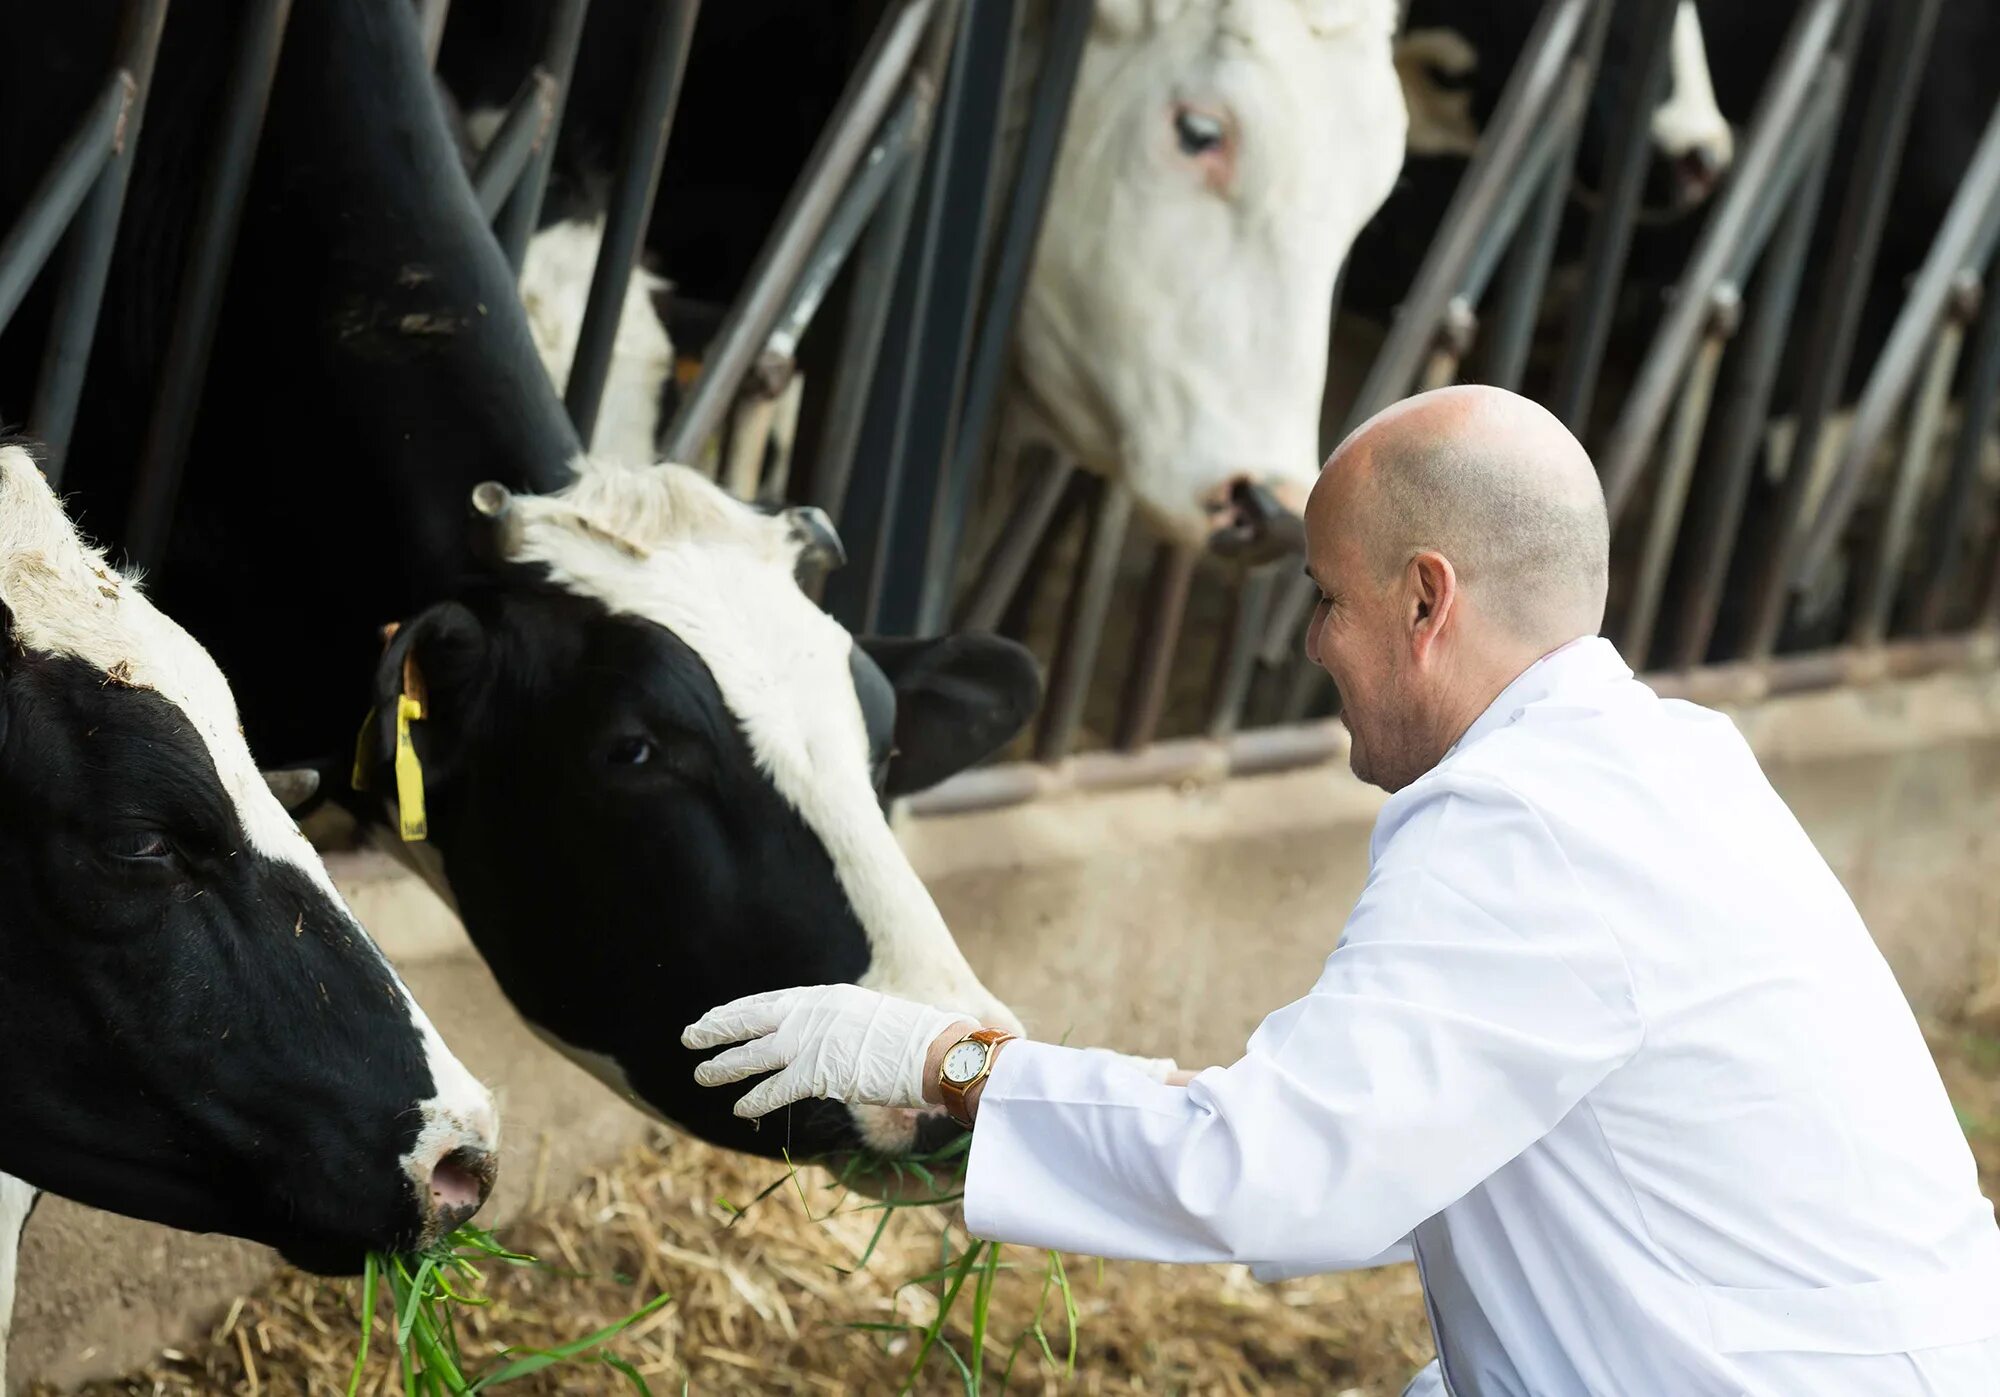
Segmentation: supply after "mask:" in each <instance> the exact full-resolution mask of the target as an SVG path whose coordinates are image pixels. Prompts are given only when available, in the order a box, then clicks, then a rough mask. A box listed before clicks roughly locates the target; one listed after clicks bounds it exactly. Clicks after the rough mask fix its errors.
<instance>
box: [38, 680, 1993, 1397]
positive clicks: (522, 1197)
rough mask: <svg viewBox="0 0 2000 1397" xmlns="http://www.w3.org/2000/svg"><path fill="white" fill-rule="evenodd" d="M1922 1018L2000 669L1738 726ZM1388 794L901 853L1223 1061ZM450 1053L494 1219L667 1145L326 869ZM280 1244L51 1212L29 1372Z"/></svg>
mask: <svg viewBox="0 0 2000 1397" xmlns="http://www.w3.org/2000/svg"><path fill="white" fill-rule="evenodd" d="M1734 712H1735V716H1736V717H1737V720H1738V722H1739V723H1740V724H1741V725H1742V727H1743V728H1744V730H1745V731H1746V733H1747V734H1748V735H1749V736H1750V738H1751V740H1752V742H1753V743H1754V744H1755V745H1756V747H1757V750H1758V751H1759V753H1760V755H1761V756H1762V757H1763V758H1764V760H1765V763H1766V767H1767V769H1768V770H1769V771H1770V773H1771V775H1772V778H1773V780H1774V782H1775V783H1776V784H1777V786H1778V789H1779V790H1780V791H1781V792H1782V793H1783V795H1784V796H1785V798H1786V799H1787V800H1788V801H1789V802H1790V803H1791V805H1792V807H1793V809H1794V810H1795V811H1797V813H1798V814H1799V816H1800V818H1801V819H1802V820H1803V821H1804V823H1805V825H1806V827H1807V829H1808V830H1809V831H1810V832H1811V833H1812V835H1813V837H1814V839H1815V840H1816V841H1817V842H1818V844H1819V847H1820V848H1821V850H1822V851H1823V852H1824V853H1825V854H1826V856H1827V858H1828V860H1829V861H1830V862H1831V863H1832V864H1833V866H1834V868H1835V870H1836V871H1837V872H1838V873H1839V874H1840V876H1841V878H1842V879H1843V880H1844V881H1845V882H1846V884H1847V887H1848V888H1849V890H1850V891H1851V892H1852V893H1853V894H1854V896H1855V899H1856V901H1857V902H1858V903H1859V904H1860V906H1861V910H1862V913H1863V915H1864V916H1865V917H1866V918H1867V920H1868V923H1869V926H1870V927H1871V928H1872V929H1873V930H1874V932H1875V934H1876V936H1877V938H1878V940H1879V941H1880V943H1881V944H1882V946H1883V949H1884V952H1885V953H1886V954H1887V956H1888V958H1889V960H1890V962H1891V964H1892V965H1893V966H1894V967H1895V969H1896V973H1897V974H1898V976H1899V977H1900V978H1901V980H1902V983H1903V986H1904V989H1905V990H1906V992H1907V993H1908V994H1909V995H1910V997H1911V1000H1912V1002H1913V1003H1914V1004H1915V1005H1916V1006H1917V1007H1918V1009H1919V1010H1920V1011H1922V1012H1925V1013H1932V1014H1946V1015H1949V1014H1953V1013H1956V1012H1958V1011H1959V1010H1960V1009H1962V1008H1963V1007H1964V1005H1965V1003H1966V1001H1967V1000H1968V998H1969V997H1970V996H1971V995H1972V994H1973V993H1974V992H1975V989H1976V986H1977V985H1978V983H1979V982H1981V981H1982V980H1985V981H1989V982H2000V676H1997V675H1995V674H1993V673H1987V674H1984V675H1980V676H1973V677H1967V676H1946V677H1937V678H1932V679H1927V680H1922V681H1916V682H1908V683H1900V684H1884V685H1879V686H1876V687H1873V688H1870V689H1866V690H1859V691H1847V692H1841V693H1829V694H1824V695H1815V696H1804V697H1793V698H1786V699H1778V700H1772V701H1770V702H1767V703H1763V704H1760V705H1757V706H1755V707H1752V708H1747V709H1742V710H1735V711H1734ZM1380 800H1381V797H1380V795H1379V793H1377V792H1374V791H1371V790H1369V789H1367V788H1365V787H1362V786H1360V785H1358V784H1357V783H1356V782H1355V781H1354V780H1353V779H1352V778H1351V777H1349V776H1348V775H1347V774H1346V772H1345V771H1344V770H1343V769H1341V768H1340V767H1339V766H1337V765H1335V766H1324V767H1318V768H1314V769H1310V770H1304V771H1297V772H1292V773H1288V774H1284V775H1278V776H1268V777H1259V778H1255V779H1244V780H1237V781H1232V782H1228V783H1223V784H1216V785H1207V786H1197V787H1192V788H1187V789H1154V790H1136V791H1126V792H1122V793H1117V794H1099V795H1090V796H1071V797H1065V798H1060V799H1055V800H1049V801H1044V802H1041V803H1038V804H1033V805H1028V806H1022V807H1017V808H1014V809H1009V810H1002V811H996V812H992V813H987V814H975V815H961V816H955V817H949V818H934V819H926V820H921V821H916V822H913V823H911V824H910V825H908V826H907V827H906V828H905V829H904V831H903V834H904V842H905V845H906V847H908V848H909V850H910V851H911V856H912V858H913V860H914V861H915V862H916V864H917V867H918V869H919V870H920V871H921V872H922V873H923V874H924V876H925V878H926V880H927V881H928V882H929V884H930V886H931V888H932V890H933V892H934V893H935V894H936V896H937V899H938V902H939V905H940V906H941V907H942V908H943V910H944V913H945V916H946V918H947V919H948V920H949V921H950V923H951V924H952V926H953V927H954V928H955V929H956V930H957V932H958V935H959V937H960V939H961V941H962V942H963V943H964V945H965V947H966V951H967V954H968V956H969V957H970V958H971V960H972V961H973V963H974V965H975V966H976V967H977V968H978V970H979V971H980V973H981V975H982V976H983V977H985V979H986V981H987V983H988V984H989V985H991V986H992V987H993V989H994V990H995V991H996V992H998V993H999V994H1000V995H1002V996H1003V997H1004V998H1006V999H1007V1000H1009V1001H1010V1002H1011V1003H1013V1004H1014V1005H1015V1006H1016V1007H1017V1008H1018V1009H1019V1010H1020V1011H1021V1013H1022V1015H1023V1017H1024V1018H1026V1019H1027V1021H1028V1022H1029V1024H1030V1026H1031V1027H1032V1028H1033V1029H1034V1030H1035V1031H1036V1032H1038V1033H1039V1034H1040V1035H1041V1036H1044V1037H1061V1036H1063V1035H1064V1034H1067V1035H1068V1036H1069V1038H1070V1041H1072V1042H1078V1043H1107V1044H1113V1045H1116V1046H1119V1047H1123V1048H1127V1049H1130V1050H1133V1051H1142V1052H1149V1053H1168V1054H1172V1055H1174V1056H1176V1057H1178V1058H1179V1059H1180V1060H1181V1061H1182V1062H1183V1063H1186V1064H1189V1065H1196V1064H1201V1063H1207V1062H1212V1061H1227V1060H1228V1059H1229V1058H1230V1057H1232V1056H1233V1055H1234V1054H1235V1053H1236V1052H1237V1051H1238V1050H1239V1049H1240V1048H1241V1046H1242V1043H1243V1040H1244V1038H1245V1037H1246V1036H1247V1034H1248V1033H1249V1031H1250V1030H1251V1029H1252V1028H1254V1027H1255V1025H1256V1023H1257V1021H1258V1020H1259V1018H1261V1017H1262V1015H1263V1014H1264V1013H1266V1012H1268V1011H1269V1010H1270V1009H1273V1008H1275V1007H1277V1006H1278V1005H1279V1004H1281V1003H1283V1002H1284V1001H1285V1000H1287V999H1289V998H1290V997H1292V996H1294V995H1296V994H1297V993H1299V992H1300V991H1301V990H1302V989H1304V988H1305V987H1306V986H1307V985H1308V984H1309V983H1310V982H1311V980H1312V978H1313V976H1314V975H1315V974H1316V973H1317V970H1318V967H1319V964H1320V962H1321V960H1322V959H1323V958H1324V957H1325V956H1326V954H1327V952H1328V951H1329V950H1330V949H1331V948H1332V946H1333V944H1334V941H1335V939H1336V938H1337V936H1338V935H1339V930H1340V925H1341V922H1342V921H1343V920H1344V918H1345V916H1346V914H1347V911H1348V909H1349V908H1350V907H1351V906H1352V904H1353V902H1354V899H1355V897H1356V895H1357V894H1358V892H1359V890H1360V888H1361V884H1362V879H1363V877H1364V875H1365V872H1366V865H1367V847H1368V832H1369V827H1370V824H1371V822H1372V820H1373V818H1374V812H1375V810H1376V809H1377V807H1378V805H1379V804H1380ZM330 862H331V863H332V865H333V866H334V868H335V872H336V877H337V880H338V881H339V882H340V884H341V886H342V889H343V891H344V892H345V893H346V894H347V895H348V896H349V898H350V899H351V900H352V901H353V903H354V906H355V910H356V912H357V913H358V914H359V915H360V916H361V918H362V920H363V921H364V923H365V924H366V925H368V926H369V927H370V929H371V930H373V931H374V932H375V933H376V935H377V936H378V937H379V938H380V939H381V941H382V942H383V944H384V946H385V948H386V949H388V951H389V953H390V954H391V956H392V957H394V958H395V959H396V960H397V962H398V964H399V965H400V966H401V967H402V968H403V969H404V972H405V974H406V976H407V978H408V979H409V981H410V984H411V986H412V988H413V989H414V990H415V991H416V993H417V995H418V996H419V998H420V999H422V1001H423V1002H424V1004H425V1006H426V1007H427V1009H428V1010H429V1011H430V1012H431V1014H432V1016H433V1017H434V1018H435V1019H436V1020H437V1022H438V1025H439V1027H440V1029H441V1030H442V1031H443V1033H444V1034H445V1036H446V1037H447V1039H449V1040H450V1042H451V1043H452V1044H453V1046H454V1047H455V1048H456V1049H457V1050H458V1052H459V1053H460V1055H461V1056H462V1057H463V1058H464V1059H465V1060H466V1062H468V1063H469V1064H470V1065H471V1066H472V1068H473V1070H474V1071H476V1072H478V1073H480V1074H481V1075H482V1076H483V1077H484V1078H485V1079H486V1080H488V1081H491V1082H495V1083H498V1084H501V1087H500V1090H501V1091H502V1105H503V1109H504V1111H505V1112H506V1119H507V1127H506V1139H505V1141H504V1142H503V1167H502V1175H501V1179H502V1182H501V1187H500V1191H499V1194H498V1196H497V1197H496V1199H495V1201H494V1205H493V1208H492V1211H491V1213H490V1215H489V1219H490V1220H491V1219H497V1220H504V1219H506V1218H507V1217H510V1216H512V1215H513V1214H514V1213H515V1212H517V1211H518V1210H519V1209H520V1208H521V1207H522V1206H524V1205H525V1204H528V1203H531V1202H532V1201H533V1200H534V1198H535V1197H536V1196H557V1195H559V1194H560V1193H561V1192H562V1191H563V1190H564V1189H566V1188H567V1187H568V1186H569V1185H570V1184H571V1183H572V1182H573V1181H574V1180H575V1179H576V1178H577V1177H578V1176H579V1175H580V1174H581V1173H583V1172H584V1171H587V1170H588V1169H590V1168H591V1167H592V1166H594V1165H595V1164H598V1163H600V1162H603V1161H605V1160H606V1159H608V1158H609V1157H610V1156H611V1155H613V1154H614V1153H615V1152H616V1151H617V1150H618V1149H620V1148H622V1147H623V1146H624V1145H625V1144H626V1143H627V1142H629V1141H631V1140H634V1139H637V1138H640V1137H641V1136H642V1135H643V1134H644V1133H645V1131H646V1129H647V1128H648V1127H647V1126H646V1124H645V1123H644V1122H643V1121H642V1120H641V1119H640V1118H639V1117H638V1116H637V1115H636V1114H635V1113H633V1112H631V1111H629V1110H627V1109H625V1108H624V1107H623V1106H622V1105H620V1104H619V1103H618V1102H616V1101H615V1100H614V1099H612V1098H611V1096H610V1095H609V1094H608V1093H607V1092H605V1091H604V1089H603V1088H601V1087H599V1086H598V1085H597V1084H596V1083H595V1082H594V1081H593V1080H591V1079H589V1078H587V1077H585V1076H584V1075H583V1074H582V1073H580V1072H578V1071H577V1070H575V1069H574V1068H572V1067H570V1066H569V1065H568V1064H567V1063H565V1062H563V1061H561V1060H560V1059H558V1058H556V1057H555V1056H553V1055H552V1054H551V1053H549V1052H548V1051H546V1050H545V1049H543V1048H542V1047H541V1046H540V1045H539V1043H538V1042H537V1041H536V1040H535V1039H533V1038H532V1037H531V1036H530V1035H529V1034H528V1033H527V1032H526V1031H525V1030H524V1029H522V1028H521V1026H520V1024H519V1022H518V1021H517V1020H516V1019H515V1018H514V1016H513V1014H512V1012H511V1010H509V1009H508V1008H507V1006H506V1004H505V1002H504V1000H503V999H502V998H501V996H500V994H499V992H498V989H497V987H496V986H495V985H494V984H493V981H492V979H491V977H490V976H488V974H487V973H486V971H485V969H484V968H483V966H482V965H481V964H480V963H479V962H478V960H477V958H476V957H475V956H473V955H472V953H471V952H470V949H469V947H468V946H467V945H466V943H465V942H464V939H463V934H462V932H460V931H459V929H458V928H457V926H456V924H455V923H454V922H453V921H452V920H451V918H450V917H449V915H448V914H446V913H444V912H443V910H442V909H441V908H440V907H439V905H438V904H437V903H436V901H435V900H434V899H431V898H430V897H429V895H428V893H426V892H424V891H423V890H422V888H421V887H419V886H417V885H416V884H415V883H414V882H413V880H410V879H408V878H407V877H405V876H404V875H402V874H401V873H400V872H398V871H396V870H395V868H394V867H393V865H390V864H389V863H388V862H387V860H385V859H382V858H381V857H380V856H377V855H370V854H356V853H343V854H335V855H333V856H331V858H330ZM271 1266H272V1260H271V1258H270V1256H269V1254H268V1253H264V1252H261V1251H259V1250H258V1249H256V1248H252V1247H248V1246H244V1245H242V1244H238V1243H233V1242H227V1241H222V1240H218V1239H215V1238H193V1237H184V1236H180V1235H177V1234H172V1233H168V1232H165V1231H164V1230H162V1229H159V1228H154V1227H150V1226H147V1225H144V1224H139V1223H133V1222H129V1221H125V1220H121V1219H113V1218H107V1217H103V1216H101V1215H96V1214H90V1213H87V1212H85V1211H84V1210H82V1209H78V1208H75V1207H73V1206H71V1205H68V1204H65V1203H62V1202H61V1201H59V1200H51V1201H49V1202H48V1203H46V1204H45V1205H44V1206H43V1208H42V1209H41V1210H40V1211H39V1212H38V1213H37V1215H36V1218H35V1220H34V1222H33V1223H32V1224H31V1225H30V1227H29V1232H28V1240H27V1246H26V1249H25V1254H24V1256H23V1261H22V1278H21V1279H22V1287H21V1292H22V1302H21V1307H20V1314H19V1316H18V1323H17V1327H16V1331H15V1348H14V1354H13V1364H12V1373H11V1376H12V1377H13V1380H14V1381H15V1382H16V1383H17V1384H19V1383H24V1382H25V1381H26V1380H27V1379H29V1378H31V1377H33V1378H41V1379H45V1380H49V1381H53V1382H57V1383H69V1382H74V1381H77V1380H79V1379H82V1378H85V1377H88V1376H93V1375H101V1374H106V1373H115V1372H118V1371H122V1370H123V1369H125V1368H127V1367H129V1366H131V1365H132V1364H134V1363H136V1362H138V1361H139V1360H142V1359H144V1358H145V1357H147V1356H149V1355H150V1354H152V1353H153V1352H155V1351H156V1350H157V1349H158V1348H159V1347H161V1346H162V1345H166V1344H171V1343H174V1342H175V1341H177V1340H182V1339H185V1338H186V1337H187V1336H189V1335H190V1334H192V1333H194V1332H197V1330H198V1328H199V1327H200V1326H202V1325H204V1324H206V1323H209V1322H212V1320H213V1318H214V1317H215V1315H216V1313H217V1312H218V1311H219V1310H220V1309H221V1308H222V1307H223V1306H225V1305H226V1304H227V1303H228V1301H229V1300H230V1298H232V1297H233V1296H234V1295H235V1294H236V1293H237V1292H238V1291H240V1290H241V1289H243V1288H245V1287H247V1286H250V1285H254V1284H255V1283H256V1282H257V1281H258V1280H260V1279H261V1278H262V1277H263V1276H265V1275H267V1274H268V1273H269V1271H270V1269H271Z"/></svg>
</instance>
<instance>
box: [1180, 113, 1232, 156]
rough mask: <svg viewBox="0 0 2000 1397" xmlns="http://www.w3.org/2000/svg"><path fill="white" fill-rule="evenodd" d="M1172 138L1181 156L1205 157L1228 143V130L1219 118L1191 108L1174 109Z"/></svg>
mask: <svg viewBox="0 0 2000 1397" xmlns="http://www.w3.org/2000/svg"><path fill="white" fill-rule="evenodd" d="M1174 137H1175V139H1176V140H1178V141H1179V142H1180V146H1181V153H1182V154H1183V155H1191V156H1192V155H1207V154H1208V153H1209V152H1210V151H1214V150H1220V149H1222V147H1223V146H1224V145H1226V144H1228V141H1229V128H1228V126H1227V125H1225V124H1224V123H1223V120H1222V118H1221V117H1219V116H1214V115H1212V114H1210V113H1208V112H1201V111H1196V110H1195V109H1194V108H1193V107H1176V108H1174Z"/></svg>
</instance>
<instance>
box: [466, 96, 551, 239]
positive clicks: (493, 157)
mask: <svg viewBox="0 0 2000 1397" xmlns="http://www.w3.org/2000/svg"><path fill="white" fill-rule="evenodd" d="M557 95H558V94H557V91H556V80H555V79H554V78H552V77H550V76H549V75H548V74H547V73H545V72H543V71H542V70H541V69H540V68H539V67H537V68H536V69H534V70H533V71H532V72H530V73H529V74H528V76H527V77H525V78H523V79H522V80H521V89H520V91H518V92H516V93H515V94H514V100H513V101H512V102H510V103H508V104H507V115H506V116H505V117H504V118H503V119H502V120H501V122H500V129H499V130H498V131H496V132H494V133H493V140H492V141H491V142H490V143H489V144H488V145H487V147H486V149H485V150H484V151H482V152H481V153H480V156H479V166H478V168H477V169H475V170H474V171H473V172H472V197H473V198H475V199H477V200H478V201H479V213H480V216H481V217H482V218H484V219H485V220H486V221H487V222H489V223H491V222H492V221H493V220H494V219H495V218H497V217H498V216H499V214H500V210H501V209H502V208H503V207H505V205H506V203H507V200H508V199H509V198H510V197H511V196H512V195H513V193H514V190H515V188H516V187H517V186H519V184H520V183H521V175H522V173H523V172H524V171H526V170H527V168H528V161H529V160H530V159H531V158H533V156H534V154H535V151H536V150H537V148H539V147H540V145H541V143H542V142H543V141H545V140H547V139H548V138H549V123H550V122H551V121H553V120H554V119H555V112H556V98H557Z"/></svg>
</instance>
